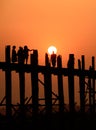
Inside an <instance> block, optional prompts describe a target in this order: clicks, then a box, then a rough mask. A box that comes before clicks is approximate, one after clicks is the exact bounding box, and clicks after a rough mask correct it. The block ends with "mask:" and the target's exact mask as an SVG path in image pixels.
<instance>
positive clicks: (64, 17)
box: [0, 0, 96, 60]
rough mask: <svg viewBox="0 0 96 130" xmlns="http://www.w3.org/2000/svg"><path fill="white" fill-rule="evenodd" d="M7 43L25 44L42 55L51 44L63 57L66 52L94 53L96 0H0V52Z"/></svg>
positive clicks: (79, 54)
mask: <svg viewBox="0 0 96 130" xmlns="http://www.w3.org/2000/svg"><path fill="white" fill-rule="evenodd" d="M6 44H11V45H16V46H17V49H18V46H23V45H25V44H27V45H28V46H29V48H35V49H38V51H39V54H40V55H41V57H42V58H43V57H44V54H45V52H46V51H47V48H48V47H49V46H50V45H51V44H53V45H55V46H56V47H57V49H58V53H59V54H61V55H62V56H63V57H64V58H65V60H66V57H68V54H69V53H74V54H75V55H76V56H78V57H80V56H81V55H82V54H85V55H86V57H89V56H92V55H96V1H95V0H78V1H77V0H46V1H45V0H0V52H1V51H2V52H1V53H2V54H3V52H4V47H5V45H6ZM1 53H0V54H1ZM41 57H40V60H42V58H41Z"/></svg>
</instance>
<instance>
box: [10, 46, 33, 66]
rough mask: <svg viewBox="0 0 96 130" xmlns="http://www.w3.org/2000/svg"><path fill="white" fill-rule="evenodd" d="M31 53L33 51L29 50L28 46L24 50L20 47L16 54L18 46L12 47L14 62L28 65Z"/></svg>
mask: <svg viewBox="0 0 96 130" xmlns="http://www.w3.org/2000/svg"><path fill="white" fill-rule="evenodd" d="M29 51H32V50H30V49H28V47H27V46H26V45H25V46H24V48H23V47H21V46H20V47H19V49H18V51H17V52H16V46H13V47H12V62H13V63H14V62H18V63H26V64H27V63H28V56H29Z"/></svg>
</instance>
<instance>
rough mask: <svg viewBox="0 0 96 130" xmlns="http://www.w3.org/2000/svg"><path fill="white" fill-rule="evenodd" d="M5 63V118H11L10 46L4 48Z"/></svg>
mask: <svg viewBox="0 0 96 130" xmlns="http://www.w3.org/2000/svg"><path fill="white" fill-rule="evenodd" d="M5 63H6V70H5V94H6V116H7V118H10V117H11V116H12V110H11V103H12V97H11V92H12V90H11V88H12V84H11V69H10V46H9V45H8V46H6V48H5Z"/></svg>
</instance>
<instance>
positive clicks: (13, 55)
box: [12, 46, 17, 63]
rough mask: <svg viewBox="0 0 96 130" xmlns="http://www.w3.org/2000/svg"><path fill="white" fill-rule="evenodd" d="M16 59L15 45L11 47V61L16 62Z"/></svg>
mask: <svg viewBox="0 0 96 130" xmlns="http://www.w3.org/2000/svg"><path fill="white" fill-rule="evenodd" d="M16 61H17V54H16V46H13V47H12V62H13V63H14V62H16Z"/></svg>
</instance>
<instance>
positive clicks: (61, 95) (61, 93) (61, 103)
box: [57, 55, 64, 113]
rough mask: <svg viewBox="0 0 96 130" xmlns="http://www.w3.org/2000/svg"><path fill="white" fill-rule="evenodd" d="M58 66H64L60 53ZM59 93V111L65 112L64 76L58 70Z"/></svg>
mask: <svg viewBox="0 0 96 130" xmlns="http://www.w3.org/2000/svg"><path fill="white" fill-rule="evenodd" d="M57 67H58V68H62V58H61V56H60V55H59V56H58V57H57ZM57 78H58V95H59V112H60V113H63V112H64V90H63V77H62V74H61V73H60V71H59V70H58V75H57Z"/></svg>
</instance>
